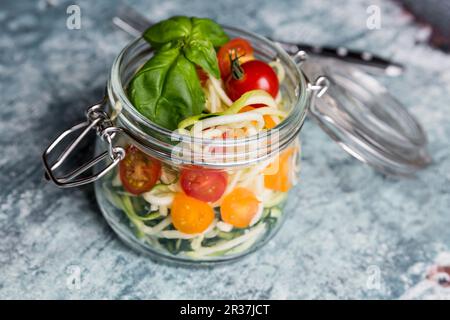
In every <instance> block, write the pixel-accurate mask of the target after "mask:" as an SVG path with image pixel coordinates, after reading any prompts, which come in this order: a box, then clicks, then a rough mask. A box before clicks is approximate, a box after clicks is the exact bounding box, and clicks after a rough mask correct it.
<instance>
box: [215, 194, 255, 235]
mask: <svg viewBox="0 0 450 320" xmlns="http://www.w3.org/2000/svg"><path fill="white" fill-rule="evenodd" d="M259 204H260V201H259V200H258V199H257V198H256V196H255V194H254V193H253V192H252V191H250V190H248V189H246V188H236V189H234V190H233V191H231V192H230V193H229V194H227V195H226V196H225V197H224V198H223V200H222V204H221V206H220V215H221V217H222V220H223V221H225V222H226V223H229V224H231V225H233V226H235V227H236V228H246V227H248V226H249V225H250V222H251V221H252V219H253V217H254V216H255V215H256V213H257V212H258V207H259Z"/></svg>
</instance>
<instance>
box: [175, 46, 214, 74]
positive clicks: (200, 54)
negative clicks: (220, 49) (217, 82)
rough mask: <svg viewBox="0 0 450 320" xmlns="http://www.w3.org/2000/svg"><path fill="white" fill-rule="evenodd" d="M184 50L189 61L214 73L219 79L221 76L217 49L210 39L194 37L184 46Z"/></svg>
mask: <svg viewBox="0 0 450 320" xmlns="http://www.w3.org/2000/svg"><path fill="white" fill-rule="evenodd" d="M183 52H184V55H185V56H186V58H188V59H189V61H191V62H193V63H195V64H196V65H199V66H200V67H202V69H203V70H205V71H206V72H207V73H209V74H212V75H213V76H214V77H216V78H217V79H219V78H220V71H219V65H218V62H217V56H216V51H215V50H214V47H213V45H212V43H211V42H210V41H207V40H197V39H192V40H191V41H189V43H188V44H187V45H186V46H185V47H184V48H183Z"/></svg>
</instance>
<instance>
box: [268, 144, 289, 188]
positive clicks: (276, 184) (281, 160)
mask: <svg viewBox="0 0 450 320" xmlns="http://www.w3.org/2000/svg"><path fill="white" fill-rule="evenodd" d="M294 151H295V149H294V148H289V149H287V150H284V151H283V152H282V153H281V154H279V155H278V158H277V159H275V161H274V162H272V163H271V164H270V165H269V166H268V167H267V168H266V169H265V171H266V172H268V174H265V175H264V186H265V187H266V188H267V189H271V190H276V191H282V192H287V191H289V189H291V187H292V182H291V180H290V178H289V177H290V170H292V169H293V168H292V167H291V159H292V156H293V154H294Z"/></svg>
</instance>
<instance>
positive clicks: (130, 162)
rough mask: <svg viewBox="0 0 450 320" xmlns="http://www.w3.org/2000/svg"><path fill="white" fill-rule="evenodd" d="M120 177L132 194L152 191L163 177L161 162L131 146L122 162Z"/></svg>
mask: <svg viewBox="0 0 450 320" xmlns="http://www.w3.org/2000/svg"><path fill="white" fill-rule="evenodd" d="M119 175H120V180H121V181H122V184H123V187H124V188H125V190H127V191H128V192H130V193H132V194H141V193H143V192H147V191H150V189H151V188H153V186H154V185H155V184H156V181H158V179H159V177H160V176H161V162H159V161H158V160H156V159H153V158H151V157H149V156H148V155H146V154H145V153H144V152H142V151H141V150H139V149H138V148H136V147H135V146H129V147H128V148H127V150H126V155H125V158H124V159H123V160H122V161H120V165H119Z"/></svg>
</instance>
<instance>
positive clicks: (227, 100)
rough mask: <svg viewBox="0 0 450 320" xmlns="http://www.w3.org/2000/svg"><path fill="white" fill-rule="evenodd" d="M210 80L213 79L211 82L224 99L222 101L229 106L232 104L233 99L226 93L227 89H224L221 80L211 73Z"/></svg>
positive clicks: (221, 98)
mask: <svg viewBox="0 0 450 320" xmlns="http://www.w3.org/2000/svg"><path fill="white" fill-rule="evenodd" d="M209 81H211V84H212V86H213V88H214V90H215V92H216V93H217V95H218V96H219V98H220V100H222V102H223V103H224V104H225V105H226V106H227V107H229V106H231V105H232V104H233V101H231V99H230V98H229V97H228V95H227V94H226V93H225V90H223V88H222V84H221V82H220V80H218V79H216V78H214V77H213V76H211V75H210V76H209Z"/></svg>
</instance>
